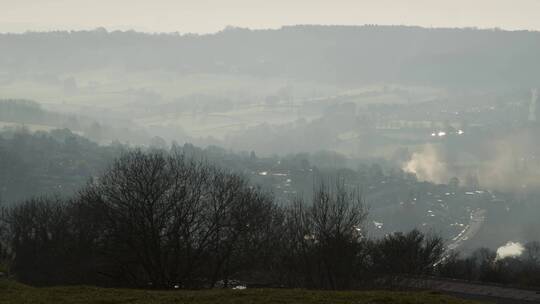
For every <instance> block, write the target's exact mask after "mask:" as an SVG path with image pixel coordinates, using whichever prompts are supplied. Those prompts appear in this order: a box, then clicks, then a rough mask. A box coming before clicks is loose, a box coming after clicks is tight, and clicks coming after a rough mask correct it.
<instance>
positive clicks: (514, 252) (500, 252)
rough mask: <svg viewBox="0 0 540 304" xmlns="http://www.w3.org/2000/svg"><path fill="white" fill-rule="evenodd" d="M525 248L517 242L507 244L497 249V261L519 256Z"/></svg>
mask: <svg viewBox="0 0 540 304" xmlns="http://www.w3.org/2000/svg"><path fill="white" fill-rule="evenodd" d="M524 250H525V247H523V245H522V244H521V243H519V242H508V243H506V245H504V246H501V247H499V248H498V249H497V259H504V258H507V257H517V256H520V255H521V254H522V253H523V251H524Z"/></svg>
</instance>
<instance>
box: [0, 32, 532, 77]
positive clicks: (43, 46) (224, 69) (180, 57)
mask: <svg viewBox="0 0 540 304" xmlns="http://www.w3.org/2000/svg"><path fill="white" fill-rule="evenodd" d="M0 46H1V47H2V52H1V53H0V71H4V72H6V73H5V75H8V77H16V76H14V75H20V74H21V73H22V74H24V73H27V72H32V73H39V72H42V73H43V74H44V77H46V76H47V75H54V74H55V73H62V72H78V71H82V70H93V69H100V68H111V67H119V68H123V69H125V70H127V71H130V70H132V71H144V70H156V69H163V70H169V71H174V72H177V73H182V74H191V73H227V74H231V73H233V74H249V75H257V76H286V77H293V78H299V79H307V80H317V81H323V82H328V83H336V82H339V83H351V82H354V83H370V82H398V83H415V84H428V85H443V86H468V85H473V86H500V85H509V86H516V85H517V86H538V85H539V84H540V60H539V59H540V32H529V31H513V32H510V31H502V30H476V29H425V28H419V27H403V26H291V27H284V28H282V29H279V30H248V29H238V28H230V29H226V30H224V31H222V32H219V33H216V34H211V35H200V36H199V35H178V34H153V35H152V34H143V33H136V32H107V31H105V30H103V29H101V30H94V31H81V32H49V33H26V34H1V35H0ZM0 76H2V74H1V73H0Z"/></svg>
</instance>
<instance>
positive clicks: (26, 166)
mask: <svg viewBox="0 0 540 304" xmlns="http://www.w3.org/2000/svg"><path fill="white" fill-rule="evenodd" d="M124 149H126V147H124V146H122V145H120V144H113V145H109V146H100V145H98V144H96V143H94V142H91V141H89V140H88V139H86V138H84V137H82V136H78V135H76V134H74V133H72V132H71V131H69V130H67V129H62V130H53V131H50V132H35V133H31V132H29V131H28V130H25V129H5V130H4V131H3V132H0V199H2V200H3V201H5V202H8V203H10V204H11V203H16V202H18V201H20V200H24V199H27V198H29V197H31V196H35V195H40V194H46V193H62V194H63V195H71V194H73V193H75V192H76V191H77V190H78V189H79V188H80V187H82V186H83V185H84V184H85V183H86V182H87V180H88V179H89V178H90V177H92V176H97V175H98V174H99V172H101V171H103V170H104V169H105V168H106V167H107V166H108V165H109V164H110V163H111V161H112V160H113V159H114V158H115V157H117V156H118V155H120V153H121V151H123V150H124Z"/></svg>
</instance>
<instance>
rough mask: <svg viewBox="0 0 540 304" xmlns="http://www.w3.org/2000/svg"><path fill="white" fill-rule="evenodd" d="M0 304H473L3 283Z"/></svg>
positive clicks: (377, 296) (340, 294)
mask: <svg viewBox="0 0 540 304" xmlns="http://www.w3.org/2000/svg"><path fill="white" fill-rule="evenodd" d="M0 303H10V304H23V303H25V304H43V303H47V304H49V303H54V304H64V303H66V304H67V303H73V304H90V303H92V304H93V303H96V304H98V303H99V304H114V303H134V304H137V303H141V304H142V303H145V304H146V303H148V304H162V303H163V304H165V303H167V304H168V303H182V304H189V303H194V304H207V303H225V304H227V303H230V304H233V303H234V304H244V303H245V304H247V303H253V304H255V303H257V304H259V303H260V304H265V303H293V304H294V303H297V304H304V303H305V304H308V303H309V304H315V303H317V304H323V303H324V304H332V303H336V304H338V303H339V304H345V303H355V304H379V303H381V304H382V303H398V304H406V303H407V304H413V303H418V304H421V303H422V304H423V303H425V304H428V303H445V304H458V303H462V304H472V303H478V302H472V301H466V300H460V299H455V298H452V297H448V296H445V295H440V294H435V293H430V292H388V291H308V290H293V289H248V290H222V289H221V290H204V291H144V290H129V289H106V288H96V287H87V286H77V287H53V288H34V287H29V286H25V285H22V284H19V283H15V282H11V281H6V280H0Z"/></svg>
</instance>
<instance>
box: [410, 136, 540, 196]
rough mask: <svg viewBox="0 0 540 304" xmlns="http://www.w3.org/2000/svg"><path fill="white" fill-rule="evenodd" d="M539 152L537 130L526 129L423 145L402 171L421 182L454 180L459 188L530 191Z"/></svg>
mask: <svg viewBox="0 0 540 304" xmlns="http://www.w3.org/2000/svg"><path fill="white" fill-rule="evenodd" d="M539 151H540V145H538V140H537V139H536V128H527V129H521V130H515V131H514V132H509V133H508V134H495V135H493V136H492V137H490V138H478V139H477V140H471V141H467V142H460V141H457V140H454V141H447V142H440V143H436V144H426V145H424V146H422V147H421V148H420V149H418V150H417V151H416V152H414V153H413V154H412V155H411V157H410V159H409V160H407V161H406V162H405V163H404V164H403V165H402V169H403V170H404V171H406V172H410V173H413V174H416V176H417V178H418V179H419V180H422V181H429V182H434V183H448V181H449V179H451V178H453V177H457V178H458V179H459V180H460V184H461V185H462V186H471V187H478V186H482V187H483V188H486V189H493V190H499V191H511V192H524V191H525V192H529V191H534V189H538V188H539V187H540V153H539Z"/></svg>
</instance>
